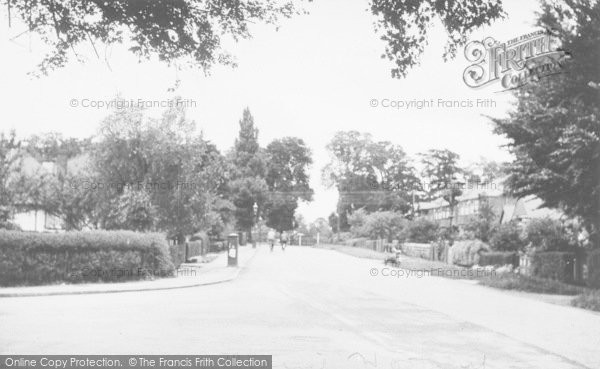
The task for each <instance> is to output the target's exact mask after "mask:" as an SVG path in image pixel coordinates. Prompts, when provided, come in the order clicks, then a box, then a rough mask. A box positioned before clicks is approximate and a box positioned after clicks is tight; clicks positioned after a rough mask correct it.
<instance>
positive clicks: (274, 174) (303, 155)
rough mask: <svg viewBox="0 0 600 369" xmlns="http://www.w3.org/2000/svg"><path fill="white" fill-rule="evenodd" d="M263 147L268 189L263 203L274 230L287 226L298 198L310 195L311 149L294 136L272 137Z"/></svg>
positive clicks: (289, 224) (308, 199) (268, 223)
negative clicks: (265, 158) (273, 138)
mask: <svg viewBox="0 0 600 369" xmlns="http://www.w3.org/2000/svg"><path fill="white" fill-rule="evenodd" d="M265 151H266V157H267V177H266V181H267V185H268V187H269V192H270V194H269V200H268V201H267V203H266V204H265V210H266V215H267V219H266V220H267V225H268V226H269V227H271V228H274V229H276V230H277V231H278V232H282V231H287V230H291V229H292V228H293V227H294V216H295V212H296V209H297V207H298V202H299V201H301V200H304V201H310V200H311V199H312V195H313V190H312V189H311V188H310V184H309V174H308V169H309V166H310V165H311V164H312V157H311V152H310V149H309V148H308V147H307V146H306V144H305V143H304V140H302V139H300V138H295V137H284V138H282V139H277V140H274V141H273V142H271V143H270V144H269V145H267V148H266V150H265Z"/></svg>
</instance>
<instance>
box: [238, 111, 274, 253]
mask: <svg viewBox="0 0 600 369" xmlns="http://www.w3.org/2000/svg"><path fill="white" fill-rule="evenodd" d="M239 125H240V131H239V133H238V137H237V138H236V140H235V144H234V147H233V150H232V151H231V152H230V153H229V155H228V159H229V160H228V163H229V166H230V168H231V172H232V176H231V183H230V184H229V186H228V187H229V196H230V198H231V201H232V202H233V204H234V205H235V208H236V210H235V213H234V215H235V220H236V224H237V226H238V227H239V228H240V229H241V230H243V231H245V232H247V233H248V235H249V237H250V238H249V240H250V241H252V232H251V230H252V227H253V226H254V224H255V223H256V220H257V219H256V218H257V216H258V214H255V213H254V204H256V205H257V206H258V208H259V209H257V211H262V209H263V207H264V203H265V201H266V200H267V192H268V186H267V183H266V181H265V174H266V160H265V153H264V150H262V148H261V147H260V144H259V142H258V128H256V126H255V124H254V117H253V116H252V113H250V109H248V108H246V109H244V112H243V115H242V119H241V120H240V121H239Z"/></svg>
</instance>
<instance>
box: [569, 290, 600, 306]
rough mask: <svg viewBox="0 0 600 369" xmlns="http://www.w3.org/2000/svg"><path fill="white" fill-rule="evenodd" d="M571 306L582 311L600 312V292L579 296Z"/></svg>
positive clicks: (590, 292)
mask: <svg viewBox="0 0 600 369" xmlns="http://www.w3.org/2000/svg"><path fill="white" fill-rule="evenodd" d="M571 305H573V306H577V307H580V308H582V309H588V310H594V311H600V291H589V292H587V293H584V294H582V295H579V296H577V297H576V298H574V299H573V300H572V301H571Z"/></svg>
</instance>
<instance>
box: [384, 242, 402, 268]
mask: <svg viewBox="0 0 600 369" xmlns="http://www.w3.org/2000/svg"><path fill="white" fill-rule="evenodd" d="M391 249H392V250H391V251H392V253H393V254H394V256H390V257H388V258H386V259H385V260H384V261H383V263H384V264H385V265H388V264H391V265H392V266H393V267H396V268H399V267H400V254H401V253H402V250H401V249H400V248H396V245H392V246H391Z"/></svg>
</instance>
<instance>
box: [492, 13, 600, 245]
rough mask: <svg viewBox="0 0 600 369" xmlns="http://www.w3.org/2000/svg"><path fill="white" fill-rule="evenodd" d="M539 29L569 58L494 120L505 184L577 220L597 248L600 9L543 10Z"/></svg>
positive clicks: (599, 218) (599, 233)
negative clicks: (506, 167)
mask: <svg viewBox="0 0 600 369" xmlns="http://www.w3.org/2000/svg"><path fill="white" fill-rule="evenodd" d="M538 24H539V26H541V27H543V28H545V29H552V30H553V37H554V38H555V39H557V40H560V42H561V48H562V49H563V50H566V51H568V52H569V53H570V55H572V56H573V57H572V58H570V59H567V60H559V61H558V62H559V63H560V66H561V68H562V72H563V73H560V74H558V75H553V76H550V77H548V78H542V79H540V80H530V81H528V83H527V84H525V85H524V86H522V87H520V88H518V89H516V90H515V92H514V93H515V96H516V97H517V99H518V103H517V105H516V108H515V110H514V111H512V112H511V113H510V115H509V117H508V118H506V119H493V121H494V122H495V124H496V128H495V132H496V133H498V134H500V135H503V136H505V137H506V138H507V139H508V140H509V148H510V151H511V152H512V154H513V155H514V156H515V157H516V160H515V162H514V163H512V165H511V168H510V171H511V176H510V178H509V181H508V184H509V186H510V187H511V189H512V191H513V192H514V193H515V195H516V196H526V195H536V196H538V197H539V198H541V199H542V200H543V201H544V206H547V207H551V208H561V209H562V210H563V211H565V212H566V214H567V215H569V216H572V217H578V218H580V219H581V220H582V221H583V223H584V226H585V228H586V230H587V232H588V233H589V234H590V239H591V242H592V244H593V245H595V246H596V247H599V245H600V229H599V228H598V227H599V225H600V200H599V199H600V170H599V168H600V105H599V104H598V99H599V93H600V91H599V90H598V82H599V81H600V64H599V63H598V60H600V49H599V48H598V47H597V45H598V44H599V43H600V3H599V2H597V1H567V2H556V3H555V2H552V3H550V2H547V3H544V4H543V9H542V12H541V13H540V14H539V19H538Z"/></svg>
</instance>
